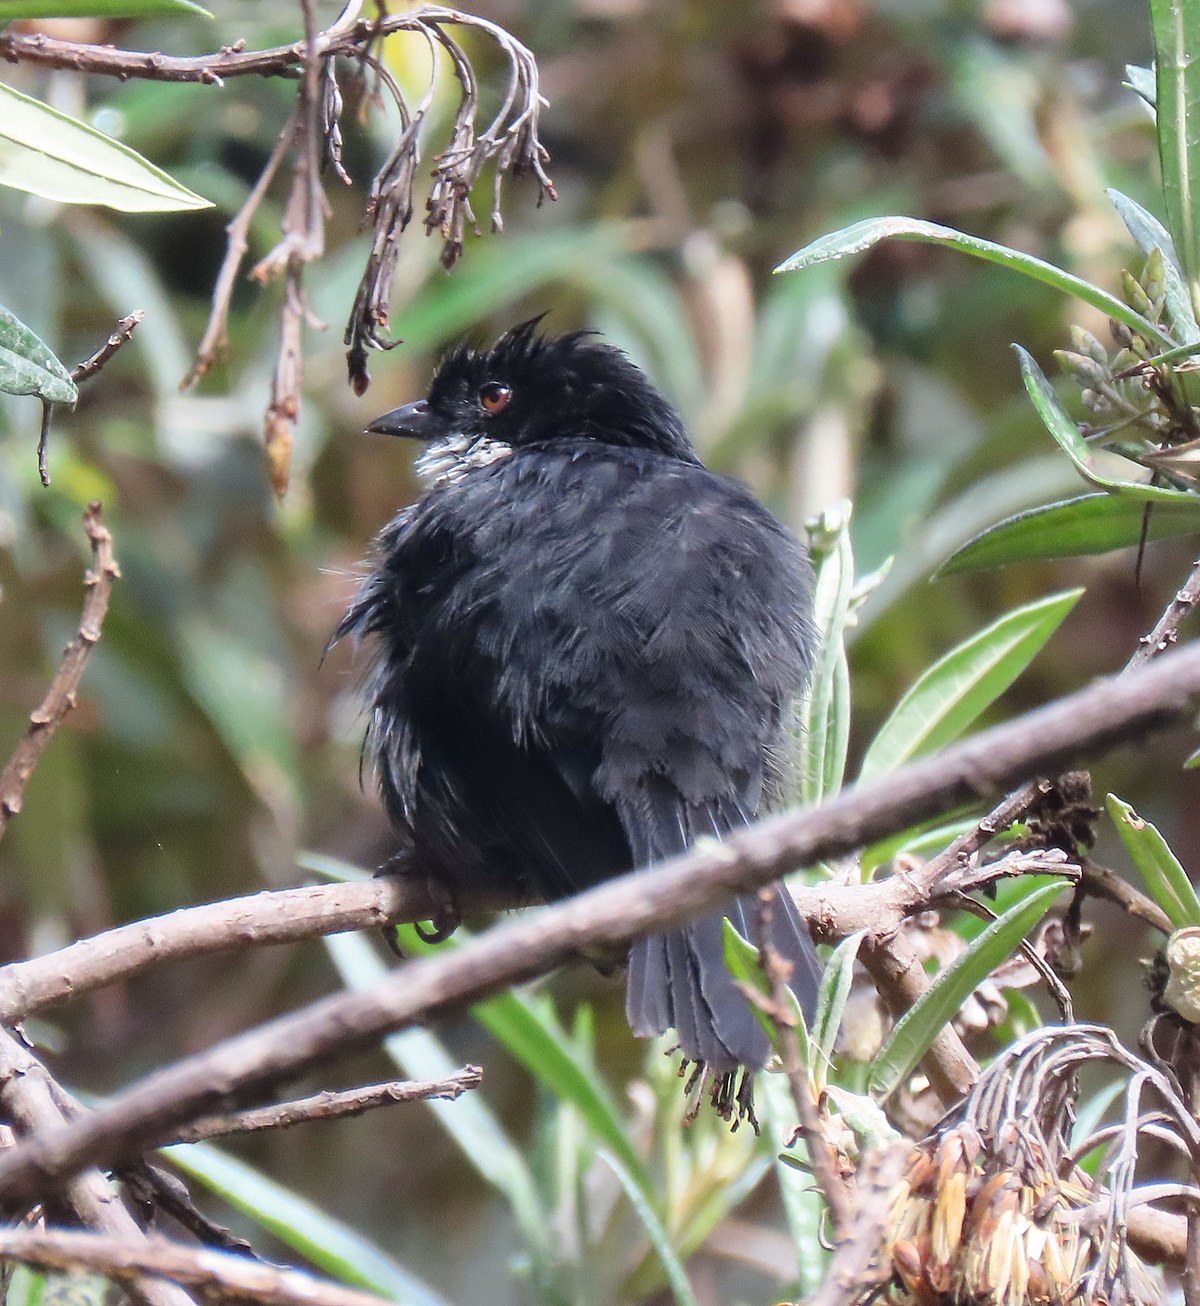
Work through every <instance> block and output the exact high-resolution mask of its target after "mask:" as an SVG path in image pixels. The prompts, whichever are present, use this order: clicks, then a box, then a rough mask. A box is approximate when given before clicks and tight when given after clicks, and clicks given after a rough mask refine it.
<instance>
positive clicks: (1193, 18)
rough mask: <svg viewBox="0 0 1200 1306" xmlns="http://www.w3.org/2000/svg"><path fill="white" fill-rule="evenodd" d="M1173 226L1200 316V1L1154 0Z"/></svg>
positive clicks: (1162, 158) (1161, 133)
mask: <svg viewBox="0 0 1200 1306" xmlns="http://www.w3.org/2000/svg"><path fill="white" fill-rule="evenodd" d="M1150 27H1151V31H1152V33H1153V36H1154V68H1155V87H1154V102H1155V105H1156V106H1157V118H1156V121H1157V124H1158V126H1157V132H1158V158H1159V163H1160V164H1161V165H1162V182H1163V197H1164V199H1165V200H1166V206H1167V227H1168V228H1169V230H1170V232H1171V235H1172V236H1173V237H1174V240H1175V248H1176V249H1177V250H1178V251H1179V262H1180V264H1181V266H1182V268H1183V275H1184V279H1185V281H1186V282H1187V287H1188V293H1189V295H1190V298H1191V301H1192V308H1193V310H1194V311H1195V312H1196V313H1197V314H1200V243H1198V242H1200V226H1198V224H1200V0H1150Z"/></svg>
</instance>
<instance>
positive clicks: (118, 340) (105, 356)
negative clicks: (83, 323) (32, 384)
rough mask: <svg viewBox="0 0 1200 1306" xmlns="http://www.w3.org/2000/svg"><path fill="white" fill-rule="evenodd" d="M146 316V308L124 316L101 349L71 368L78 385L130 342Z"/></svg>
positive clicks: (92, 375)
mask: <svg viewBox="0 0 1200 1306" xmlns="http://www.w3.org/2000/svg"><path fill="white" fill-rule="evenodd" d="M145 316H146V312H145V310H144V309H141V308H135V309H134V310H133V312H132V313H130V314H129V316H128V317H123V318H122V319H121V320H120V321H119V322H118V323H117V325H116V329H115V330H114V331H113V333H112V335H110V336H109V337H108V339H107V340H106V341H105V342H104V343H103V344H102V345H101V346H100V348H99V349H97V350H96V352H95V353H94V354H93V355H92V356H91V357H90V358H85V359H84V360H83V362H82V363H80V364H79V365H78V366H77V367H73V368H72V369H71V380H72V381H74V382H75V384H76V385H82V384H83V382H84V381H90V380H91V378H92V377H94V376H95V375H96V373H97V372H99V371H100V370H101V369H102V368H103V367H104V365H105V364H106V363H107V362H108V360H109V359H110V358H111V357H112V356H113V355H114V354H115V353H116V352H117V350H118V349H120V348H121V347H122V346H123V345H126V344H128V343H129V341H130V340H131V339H132V338H133V333H134V332H135V331H136V330H137V328H138V327H139V326H141V324H142V321H143V319H144V318H145Z"/></svg>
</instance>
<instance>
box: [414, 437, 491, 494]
mask: <svg viewBox="0 0 1200 1306" xmlns="http://www.w3.org/2000/svg"><path fill="white" fill-rule="evenodd" d="M512 451H513V447H512V445H511V444H505V442H504V441H503V440H489V439H487V438H486V437H485V436H477V437H475V438H474V439H472V438H471V437H470V436H466V435H448V436H445V437H444V438H443V439H441V440H435V441H434V442H433V444H431V445H429V446H428V448H427V449H426V450H425V452H424V453H423V454H422V455H421V456H420V457H419V458H418V459H417V461H416V471H417V475H418V476H419V477H420V478H421V479H422V480H423V481H427V482H428V483H429V484H430V485H457V484H458V482H459V481H461V480H462V478H463V477H464V476H466V475H467V473H468V472H473V471H475V470H477V469H478V468H480V467H490V466H491V465H492V463H498V462H500V460H501V459H503V458H508V457H509V456H510V455H511V454H512Z"/></svg>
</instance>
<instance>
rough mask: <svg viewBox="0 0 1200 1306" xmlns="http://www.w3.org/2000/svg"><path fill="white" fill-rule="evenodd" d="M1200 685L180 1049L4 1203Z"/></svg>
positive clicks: (1181, 675) (1042, 728) (0, 1186)
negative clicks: (214, 1041)
mask: <svg viewBox="0 0 1200 1306" xmlns="http://www.w3.org/2000/svg"><path fill="white" fill-rule="evenodd" d="M1198 695H1200V647H1192V648H1186V649H1182V650H1179V651H1176V652H1173V653H1170V654H1168V655H1167V656H1165V657H1163V658H1162V659H1159V660H1158V661H1156V662H1155V663H1154V664H1153V665H1151V666H1148V667H1144V668H1141V669H1139V670H1138V671H1136V672H1134V673H1131V674H1129V675H1126V676H1122V677H1121V678H1120V679H1119V680H1117V679H1112V680H1104V681H1099V682H1097V683H1096V684H1094V685H1092V686H1090V687H1089V688H1087V689H1084V690H1081V691H1080V692H1078V693H1076V694H1072V695H1070V696H1068V697H1066V698H1063V699H1059V700H1058V701H1056V702H1054V703H1052V704H1050V705H1048V706H1045V707H1042V708H1039V709H1037V710H1036V711H1034V712H1030V713H1027V714H1026V715H1025V716H1022V717H1020V718H1018V719H1017V720H1015V721H1011V722H1008V723H1006V724H1004V725H1001V726H997V727H995V728H993V729H991V730H986V731H983V732H982V733H981V734H979V735H977V736H975V737H974V738H972V739H970V740H967V741H965V742H963V743H960V744H957V745H955V746H953V747H951V748H947V749H945V750H943V751H942V752H941V753H938V754H935V755H934V756H932V757H927V758H924V759H922V760H920V761H918V762H914V763H911V764H909V765H908V766H905V767H903V768H901V769H899V770H897V771H895V772H893V773H892V774H891V775H889V776H886V777H884V778H883V779H881V780H878V781H876V782H874V783H872V784H869V785H864V786H859V787H855V788H852V789H849V790H846V791H845V792H843V793H841V794H839V795H838V796H837V797H836V798H834V799H833V800H832V801H830V802H829V803H827V804H825V805H823V806H821V807H819V808H815V809H811V810H807V811H801V812H794V813H789V814H785V815H782V816H777V817H774V818H772V819H770V820H767V821H763V822H761V823H759V824H758V825H756V826H753V827H750V828H748V829H745V830H741V831H738V832H737V833H736V834H734V835H732V836H731V837H730V838H729V839H728V841H726V842H724V843H721V844H715V845H713V846H711V847H709V846H704V847H702V848H698V849H695V850H693V851H692V852H690V853H688V854H686V855H683V856H680V857H675V858H672V859H671V860H669V861H668V862H666V863H664V864H663V865H662V866H660V867H657V868H655V869H652V870H649V871H644V872H635V873H632V874H630V875H626V876H622V877H621V878H619V879H617V880H614V881H611V882H609V883H607V884H604V885H601V886H599V887H597V888H594V889H591V890H589V891H587V892H586V893H583V894H580V895H579V896H578V897H575V898H573V899H570V900H568V901H566V902H563V903H559V904H556V905H554V906H551V907H544V908H540V909H538V910H536V911H533V912H531V913H529V914H528V915H526V916H524V917H523V918H521V919H518V920H515V921H509V922H505V923H503V924H501V925H497V926H495V927H493V928H492V929H490V930H488V931H487V932H486V933H485V934H483V935H482V936H480V937H479V938H477V939H475V940H474V941H473V942H472V943H471V944H469V945H468V946H466V947H464V948H461V949H458V950H456V951H455V952H453V953H450V954H447V955H435V956H432V957H427V958H422V959H420V960H417V961H413V962H410V963H408V964H407V965H405V966H403V967H401V968H400V970H399V971H397V972H395V973H394V974H393V975H391V976H389V977H388V978H387V979H386V980H384V981H382V982H380V983H379V984H377V985H374V986H372V987H371V988H369V989H366V990H364V991H361V992H357V993H340V994H337V995H334V996H331V997H328V998H325V999H322V1000H321V1001H319V1002H316V1003H314V1004H312V1005H311V1006H309V1007H307V1008H305V1009H303V1010H301V1011H297V1012H294V1013H292V1014H291V1015H288V1016H284V1017H282V1018H280V1019H277V1020H274V1021H272V1022H270V1023H269V1024H267V1025H265V1026H262V1027H260V1028H258V1029H255V1030H251V1031H249V1032H247V1033H245V1034H242V1035H239V1036H237V1037H235V1038H232V1039H229V1040H227V1041H226V1042H224V1043H221V1044H218V1045H217V1046H216V1047H214V1048H212V1049H210V1050H208V1051H206V1052H203V1053H200V1054H198V1055H195V1056H191V1057H188V1058H185V1059H184V1060H182V1061H179V1062H177V1063H175V1064H174V1065H172V1066H169V1067H167V1068H165V1069H163V1070H160V1071H158V1072H156V1073H154V1074H152V1075H150V1076H148V1077H147V1078H146V1079H144V1080H142V1081H140V1082H138V1083H136V1084H134V1085H133V1086H132V1087H130V1088H129V1089H127V1090H125V1091H124V1092H123V1093H122V1094H120V1095H119V1096H118V1097H116V1098H114V1099H112V1100H111V1101H110V1102H109V1103H108V1105H107V1106H105V1107H103V1108H101V1109H99V1110H97V1111H96V1112H94V1113H93V1114H92V1115H90V1116H88V1117H84V1118H82V1119H80V1120H76V1121H72V1122H70V1123H69V1124H66V1125H64V1126H62V1127H61V1128H56V1129H54V1130H52V1131H49V1132H47V1133H45V1134H42V1135H39V1136H38V1137H37V1138H34V1139H30V1140H28V1141H27V1142H24V1143H21V1144H19V1145H18V1146H17V1147H15V1148H11V1149H9V1150H8V1151H7V1153H6V1154H3V1155H0V1201H5V1202H9V1203H17V1202H21V1201H27V1200H31V1199H36V1198H38V1197H39V1196H42V1195H44V1194H45V1193H47V1192H53V1191H54V1189H55V1188H56V1187H57V1186H59V1185H60V1184H61V1183H62V1182H63V1181H64V1180H66V1179H67V1178H69V1177H70V1176H71V1175H73V1174H75V1173H77V1172H78V1171H79V1170H80V1169H81V1168H83V1167H84V1166H87V1165H95V1164H104V1165H113V1164H119V1163H120V1162H121V1161H123V1160H127V1159H129V1158H130V1157H135V1156H138V1155H140V1154H141V1153H142V1152H143V1151H145V1150H147V1149H148V1148H150V1147H152V1146H154V1145H155V1144H157V1143H158V1142H160V1141H161V1140H162V1139H164V1138H168V1137H170V1136H171V1134H172V1133H173V1132H174V1131H175V1130H177V1129H178V1128H179V1126H180V1125H182V1124H184V1123H185V1122H187V1121H189V1120H194V1119H197V1118H198V1117H199V1116H201V1115H204V1114H209V1113H212V1112H214V1111H218V1110H222V1109H228V1106H229V1104H230V1103H234V1102H236V1103H242V1104H248V1103H249V1102H250V1101H252V1100H253V1097H254V1096H255V1095H260V1094H262V1093H263V1092H265V1091H266V1090H267V1089H268V1088H272V1087H274V1086H277V1085H278V1084H280V1083H284V1082H287V1081H288V1080H289V1079H292V1078H294V1077H295V1076H296V1075H298V1074H299V1073H301V1072H303V1071H305V1070H307V1069H309V1068H310V1067H312V1066H315V1065H318V1064H321V1063H324V1062H327V1061H329V1060H330V1059H331V1058H332V1057H334V1056H338V1055H343V1054H346V1053H349V1052H351V1051H355V1050H358V1049H361V1048H365V1047H368V1046H370V1045H371V1044H373V1043H374V1042H375V1041H377V1040H378V1039H379V1038H380V1037H382V1036H383V1035H385V1034H388V1033H391V1032H393V1031H395V1030H399V1029H403V1028H406V1027H408V1026H410V1025H412V1024H414V1023H417V1022H418V1021H419V1022H421V1023H426V1022H428V1021H430V1020H432V1019H434V1018H436V1017H438V1016H440V1015H443V1014H444V1013H446V1012H447V1011H450V1010H453V1009H456V1008H458V1007H459V1006H461V1005H462V1004H463V1003H464V1002H468V1001H472V1000H475V999H477V998H480V997H483V996H486V995H487V994H490V993H494V992H496V991H497V990H499V989H502V988H504V987H506V986H508V985H511V984H513V983H517V982H519V981H521V980H526V979H529V978H531V977H533V976H535V975H538V974H543V973H545V972H546V971H548V970H550V969H552V968H553V967H555V966H558V965H560V964H561V963H563V962H564V961H566V960H568V959H569V958H571V957H573V956H576V955H578V954H579V953H580V952H581V951H583V950H584V949H589V950H590V949H591V948H593V947H594V945H596V944H600V945H602V946H603V945H612V946H616V945H623V944H626V943H628V942H629V940H630V939H632V938H635V937H637V936H638V935H639V934H644V933H646V932H648V931H651V930H655V929H662V928H664V927H665V926H668V925H672V924H676V923H678V922H680V921H683V920H687V919H689V918H691V917H694V916H696V915H698V914H699V913H701V912H702V911H704V910H705V909H707V908H711V907H712V906H713V905H714V904H716V903H718V902H720V901H722V900H724V899H725V898H727V897H728V896H729V895H730V894H732V893H734V892H748V891H752V890H754V889H756V888H759V887H761V886H762V885H764V884H766V883H768V882H769V881H771V880H773V879H777V878H778V877H779V876H781V875H783V874H785V873H786V872H788V871H790V870H792V869H794V868H795V867H797V866H810V865H813V864H815V863H816V862H818V861H822V860H825V859H828V858H834V857H840V856H844V855H846V854H847V853H849V852H852V851H854V850H855V849H857V848H859V847H861V846H862V845H863V844H864V843H867V842H869V841H870V840H872V839H878V838H882V837H883V836H884V835H886V834H889V833H892V832H894V831H896V830H899V829H903V828H905V827H907V826H909V825H911V824H913V823H915V822H918V821H921V820H925V819H927V818H930V817H933V816H936V815H938V814H940V813H942V812H944V811H946V810H947V809H949V808H951V807H953V806H956V805H959V804H961V803H963V802H966V801H975V800H978V799H979V798H981V797H984V796H986V795H987V794H989V793H994V792H997V791H998V790H1000V789H1002V788H1004V787H1005V786H1007V785H1010V784H1012V783H1013V782H1014V781H1015V780H1018V779H1020V778H1021V777H1022V776H1027V775H1030V774H1039V773H1042V772H1044V771H1046V770H1048V769H1055V770H1057V769H1059V768H1061V767H1063V766H1064V765H1066V764H1068V763H1070V762H1077V761H1078V760H1079V759H1080V758H1081V757H1082V756H1084V755H1087V754H1092V753H1095V752H1096V751H1098V750H1101V749H1104V748H1107V747H1110V746H1112V745H1113V744H1115V743H1117V742H1118V741H1120V740H1121V739H1126V738H1130V737H1137V738H1144V736H1145V735H1146V734H1147V733H1148V732H1150V731H1152V730H1154V729H1156V728H1159V727H1162V726H1165V725H1167V724H1170V723H1172V722H1175V721H1178V720H1180V719H1181V718H1183V717H1185V716H1186V715H1187V713H1188V711H1189V709H1190V705H1191V704H1192V702H1193V700H1194V699H1195V698H1196V697H1197V696H1198ZM925 887H926V889H927V886H925ZM809 919H810V920H811V919H813V918H812V917H811V916H810V917H809ZM816 923H817V924H818V926H820V925H821V922H820V919H819V917H818V919H817V922H816Z"/></svg>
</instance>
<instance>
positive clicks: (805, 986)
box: [625, 890, 821, 1074]
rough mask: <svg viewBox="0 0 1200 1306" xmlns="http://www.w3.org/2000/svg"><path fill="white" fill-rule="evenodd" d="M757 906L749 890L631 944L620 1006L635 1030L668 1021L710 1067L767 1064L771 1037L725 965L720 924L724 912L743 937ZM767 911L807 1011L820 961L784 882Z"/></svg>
mask: <svg viewBox="0 0 1200 1306" xmlns="http://www.w3.org/2000/svg"><path fill="white" fill-rule="evenodd" d="M757 906H758V904H757V902H756V900H755V898H753V897H752V896H743V897H739V898H735V899H734V900H733V901H732V902H730V903H728V904H727V905H726V906H725V907H723V908H722V909H720V910H718V911H715V912H713V913H712V915H710V916H705V917H703V918H702V919H700V920H698V921H692V922H691V923H690V924H688V925H682V926H680V927H679V928H678V929H675V930H671V931H670V932H669V933H667V934H655V935H652V936H651V937H649V938H645V939H639V940H638V941H637V942H636V943H635V944H634V945H633V947H632V949H631V950H630V953H629V980H628V987H627V990H626V1002H625V1008H626V1012H627V1014H628V1017H629V1025H630V1028H631V1029H632V1030H633V1032H634V1033H635V1034H637V1035H639V1036H640V1037H642V1038H649V1037H653V1036H654V1035H656V1034H661V1033H663V1032H664V1031H665V1030H668V1029H674V1030H675V1031H676V1032H677V1033H678V1035H679V1046H680V1049H681V1050H682V1052H683V1055H684V1056H685V1057H686V1058H687V1059H688V1060H689V1061H695V1062H704V1063H706V1065H707V1067H708V1069H709V1070H710V1071H712V1072H713V1073H715V1074H727V1073H729V1072H732V1071H734V1070H736V1069H737V1068H738V1067H739V1066H745V1067H747V1068H748V1069H750V1070H758V1069H760V1068H761V1067H762V1066H764V1065H765V1064H766V1061H767V1057H768V1055H769V1054H770V1050H771V1049H770V1043H769V1042H768V1040H767V1036H766V1033H765V1032H764V1031H763V1028H762V1026H761V1025H760V1024H759V1023H758V1020H757V1019H756V1017H755V1015H754V1012H753V1011H752V1010H751V1009H750V1003H749V1001H748V1000H747V999H746V998H745V997H744V996H743V994H741V993H740V992H739V991H738V990H737V988H735V987H734V982H733V978H732V976H731V975H730V974H729V970H728V968H727V967H726V965H725V940H724V927H723V925H722V921H723V919H724V918H725V917H726V916H728V917H729V919H730V920H731V921H732V922H733V924H734V926H735V927H736V929H737V930H738V932H739V933H740V934H741V935H742V936H743V937H745V938H749V937H751V932H750V928H749V927H750V922H751V921H752V920H753V918H754V912H755V910H756V908H757ZM771 919H772V943H773V944H774V946H775V948H776V949H777V950H778V952H779V953H780V955H781V956H782V957H784V959H785V960H787V961H789V962H791V964H792V977H791V980H790V987H791V990H792V992H793V993H794V994H795V995H796V998H797V1000H798V1001H799V1003H800V1008H801V1010H802V1011H803V1012H804V1014H805V1016H806V1017H807V1018H811V1017H812V1014H813V1011H814V1009H815V1007H816V1001H817V986H818V984H819V983H820V980H821V963H820V961H819V960H818V958H817V953H816V949H815V948H814V946H813V941H812V937H811V935H810V934H809V932H808V927H807V926H806V925H805V923H804V921H802V920H801V919H800V916H799V913H798V912H797V911H796V908H795V905H794V904H793V902H792V900H791V896H790V895H789V894H788V893H787V892H786V890H781V891H780V892H779V893H778V894H777V895H776V899H775V909H774V911H773V913H772V918H771Z"/></svg>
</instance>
